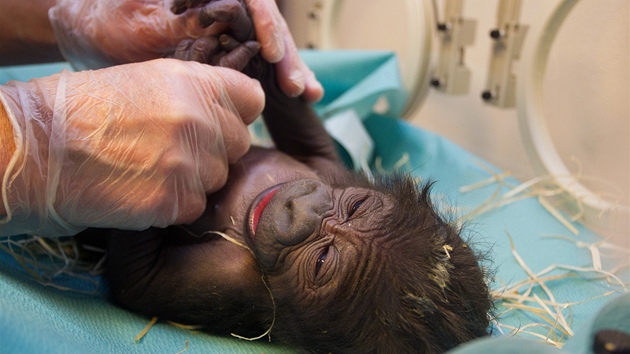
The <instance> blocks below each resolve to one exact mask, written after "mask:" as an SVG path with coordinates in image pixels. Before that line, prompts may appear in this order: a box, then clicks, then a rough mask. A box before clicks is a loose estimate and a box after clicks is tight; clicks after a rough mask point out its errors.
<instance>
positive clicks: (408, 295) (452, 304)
mask: <svg viewBox="0 0 630 354" xmlns="http://www.w3.org/2000/svg"><path fill="white" fill-rule="evenodd" d="M209 5H212V6H209ZM201 6H205V8H204V9H205V10H204V11H202V14H203V16H204V18H206V20H207V19H208V18H210V19H214V20H218V21H225V22H228V25H230V24H234V23H238V27H239V28H241V27H242V26H247V25H249V26H251V23H250V22H249V20H248V19H249V17H248V14H247V9H246V8H245V6H244V5H243V4H242V3H241V2H239V1H236V0H233V1H218V2H210V4H207V5H203V4H202V5H201ZM207 22H212V21H207ZM228 27H230V26H228ZM228 31H229V34H230V36H225V35H224V36H222V37H221V38H220V40H217V39H203V40H198V41H196V42H184V43H182V45H181V46H180V47H179V49H178V51H177V54H176V57H178V58H194V59H197V60H201V61H205V62H210V63H215V64H219V65H226V66H231V67H236V68H238V69H241V68H243V67H245V66H246V68H245V70H244V71H245V72H246V73H248V74H249V75H251V76H253V77H255V78H257V79H259V80H260V82H261V83H262V85H263V88H264V90H265V92H266V95H267V103H266V107H265V109H264V112H263V116H264V120H265V123H266V125H267V128H268V130H269V132H270V134H271V136H272V138H273V140H274V142H275V149H270V148H262V147H252V148H251V150H250V151H249V152H248V153H247V154H246V155H245V156H244V157H243V158H242V159H241V160H240V161H238V163H236V164H234V165H232V166H230V172H229V177H228V181H227V184H226V185H225V187H223V189H221V190H220V191H218V192H217V193H214V194H212V195H209V196H208V199H207V208H206V210H205V213H204V214H203V215H202V216H201V217H200V218H199V219H198V220H197V221H196V222H195V223H193V224H191V225H186V226H172V227H169V228H166V229H157V228H152V229H149V230H146V231H141V232H130V231H117V230H108V231H106V232H109V233H110V236H111V237H110V243H109V248H108V259H107V265H106V267H107V268H106V279H107V281H108V283H109V285H110V288H111V296H112V299H113V301H114V302H115V303H117V304H118V305H120V306H122V307H125V308H127V309H130V310H132V311H136V312H139V313H142V314H146V315H149V316H158V317H160V318H162V319H168V320H172V321H176V322H180V323H186V324H195V325H202V326H204V327H205V328H206V329H207V330H209V331H212V332H214V333H221V334H228V333H235V334H238V335H241V336H256V335H260V334H262V333H264V332H265V331H266V330H267V329H269V328H271V333H270V335H271V338H272V339H273V340H274V341H277V342H280V343H286V344H289V345H292V346H296V347H298V348H302V349H305V350H308V351H314V352H322V353H329V352H333V353H372V352H377V353H389V352H391V353H438V352H443V351H445V350H448V349H450V348H453V347H455V346H457V345H458V344H460V343H462V342H465V341H467V340H471V339H473V338H475V337H479V336H484V335H486V334H487V327H488V324H489V320H488V311H489V310H490V307H491V298H490V295H489V293H488V289H487V286H486V283H485V281H484V273H483V271H482V270H481V268H480V266H479V264H478V258H477V256H476V255H475V253H474V252H473V250H471V249H470V248H469V247H468V246H467V244H466V243H465V242H464V241H462V239H461V238H460V236H459V230H457V229H456V228H454V227H453V226H452V225H449V223H447V222H446V221H445V220H444V219H443V218H442V217H440V215H438V213H437V212H436V211H435V209H434V207H433V206H432V204H431V201H430V198H429V190H430V188H429V186H423V187H420V188H419V187H418V186H417V185H416V184H415V183H414V181H413V179H412V178H411V177H409V176H406V175H392V176H381V177H377V178H376V180H375V181H370V180H368V179H367V178H366V177H364V176H362V175H355V174H354V173H352V172H350V171H348V170H347V169H345V168H344V167H343V165H342V163H341V162H340V160H339V158H338V156H337V153H336V150H335V146H334V143H333V141H332V140H331V138H330V137H329V136H328V135H327V133H326V132H325V130H324V128H323V126H322V124H321V122H320V120H319V119H318V118H317V117H316V115H315V114H314V112H313V111H312V110H311V108H310V107H309V106H308V105H307V104H305V103H304V102H303V101H302V100H301V99H300V98H289V97H287V96H285V95H284V94H283V93H282V92H281V91H280V89H279V87H278V86H277V83H276V80H275V77H274V68H273V66H272V65H270V64H268V63H265V62H263V61H262V59H261V58H260V57H259V56H257V55H256V56H255V57H253V56H254V54H256V51H257V50H258V45H257V43H255V42H252V41H249V40H251V39H253V35H250V34H246V35H244V36H243V35H238V34H237V33H235V32H234V31H230V30H228ZM249 32H251V33H253V31H249ZM239 33H248V31H240V32H239ZM241 42H242V43H243V44H240V43H241ZM252 57H253V58H252ZM250 58H252V59H251V61H250ZM90 232H92V233H96V232H103V231H102V230H101V231H97V230H92V231H90ZM221 235H223V236H221Z"/></svg>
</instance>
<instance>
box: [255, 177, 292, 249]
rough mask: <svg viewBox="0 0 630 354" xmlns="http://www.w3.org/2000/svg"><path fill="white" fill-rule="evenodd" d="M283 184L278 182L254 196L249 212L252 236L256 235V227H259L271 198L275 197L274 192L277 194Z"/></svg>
mask: <svg viewBox="0 0 630 354" xmlns="http://www.w3.org/2000/svg"><path fill="white" fill-rule="evenodd" d="M283 184H284V183H280V184H276V185H275V186H273V187H271V188H267V189H265V190H264V191H262V192H261V193H260V194H258V196H257V197H256V198H254V201H253V203H252V207H251V210H250V212H249V219H248V220H249V231H250V234H251V235H252V237H254V236H256V228H257V227H258V222H259V221H260V216H261V215H262V213H263V211H264V210H265V207H266V206H267V204H268V203H269V201H270V200H271V198H273V196H274V194H276V192H277V191H278V189H280V187H281V186H282V185H283Z"/></svg>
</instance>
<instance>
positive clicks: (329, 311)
mask: <svg viewBox="0 0 630 354" xmlns="http://www.w3.org/2000/svg"><path fill="white" fill-rule="evenodd" d="M276 188H277V189H275V188H272V189H271V190H270V191H268V192H267V193H265V194H263V197H262V199H261V200H262V202H261V203H258V204H255V205H258V207H255V208H254V213H253V215H254V218H253V224H252V226H253V230H251V231H254V230H255V232H251V233H250V237H249V244H250V246H251V248H252V250H253V252H254V254H256V258H257V259H258V261H259V264H260V267H261V268H262V271H263V272H264V273H265V275H266V278H267V281H268V283H269V286H270V289H271V292H272V294H273V297H274V300H275V305H276V322H275V324H274V328H273V330H272V335H273V336H274V338H276V339H281V340H283V341H287V342H290V343H294V344H297V345H299V346H301V347H305V348H318V349H319V351H321V352H333V353H338V352H349V353H366V352H379V353H381V352H392V353H394V352H395V353H411V352H423V353H433V352H442V351H445V350H447V349H449V348H452V347H455V346H456V345H458V344H460V343H462V342H464V341H467V340H470V339H472V338H476V337H479V336H483V335H485V334H487V327H488V311H489V310H490V307H491V300H490V297H489V295H488V290H487V288H486V283H485V281H484V274H483V272H482V270H481V269H480V267H479V264H478V258H477V256H476V255H475V254H474V253H473V251H472V250H471V249H470V248H469V247H468V246H467V245H466V243H464V242H463V241H462V239H461V238H460V236H459V235H458V230H456V229H454V228H453V227H452V226H451V225H449V224H448V223H447V222H445V221H444V220H443V219H442V217H440V216H439V215H438V214H437V213H436V212H435V211H434V208H433V206H432V205H431V201H430V198H429V189H430V188H429V186H425V187H424V188H422V189H418V186H417V185H416V183H414V181H413V180H412V179H411V178H410V177H406V176H400V175H398V176H390V177H381V178H379V179H378V180H377V181H376V182H375V183H373V184H372V185H370V183H368V181H367V180H366V179H365V178H362V177H357V179H355V180H353V181H341V182H340V183H335V184H333V185H332V186H328V185H325V184H322V183H320V182H317V181H313V180H298V181H295V182H291V183H287V184H286V185H282V186H280V187H276ZM269 196H273V197H272V198H271V199H269ZM265 203H266V205H265ZM260 205H264V208H263V207H260ZM260 209H262V213H260V214H258V212H259V211H260Z"/></svg>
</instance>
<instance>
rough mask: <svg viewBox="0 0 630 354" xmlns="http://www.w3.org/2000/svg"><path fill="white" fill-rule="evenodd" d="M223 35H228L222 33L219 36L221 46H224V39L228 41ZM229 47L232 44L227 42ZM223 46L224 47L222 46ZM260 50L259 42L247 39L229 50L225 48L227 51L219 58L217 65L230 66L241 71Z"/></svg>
mask: <svg viewBox="0 0 630 354" xmlns="http://www.w3.org/2000/svg"><path fill="white" fill-rule="evenodd" d="M225 37H229V36H227V35H222V36H221V37H219V40H220V41H221V46H224V41H228V42H230V41H231V40H230V39H226V38H225ZM229 46H230V47H231V46H232V44H229ZM224 48H225V47H224ZM259 50H260V44H259V43H258V42H255V41H248V42H245V43H243V44H239V45H238V46H236V47H235V48H232V49H230V50H226V51H227V52H228V53H227V54H225V55H224V56H223V57H222V58H221V59H220V60H219V66H222V67H224V68H231V69H234V70H237V71H242V70H243V69H245V67H246V66H247V64H249V61H250V60H251V59H252V58H253V57H255V56H256V54H258V51H259Z"/></svg>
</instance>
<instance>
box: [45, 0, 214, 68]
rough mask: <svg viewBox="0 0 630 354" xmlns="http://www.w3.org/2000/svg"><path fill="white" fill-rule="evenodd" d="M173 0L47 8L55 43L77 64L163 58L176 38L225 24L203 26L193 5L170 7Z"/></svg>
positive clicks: (66, 2) (62, 2)
mask: <svg viewBox="0 0 630 354" xmlns="http://www.w3.org/2000/svg"><path fill="white" fill-rule="evenodd" d="M170 7H171V1H170V0H106V1H102V0H58V1H57V5H56V6H54V7H52V8H51V9H50V10H49V13H48V15H49V18H50V22H51V24H52V27H53V29H54V31H55V36H56V37H57V44H58V46H59V49H60V50H61V53H62V54H63V55H64V57H65V58H66V60H68V61H69V62H70V63H72V65H73V67H75V68H76V69H79V70H84V69H99V68H104V67H108V66H112V65H116V64H124V63H132V62H139V61H145V60H150V59H156V58H164V57H167V56H169V55H170V54H172V53H173V51H174V49H175V47H176V46H177V44H178V43H179V42H180V41H181V40H183V39H188V38H200V37H202V36H207V35H211V34H213V33H218V32H220V31H221V30H222V29H223V28H221V27H219V26H211V27H209V28H205V29H204V28H202V27H201V26H200V25H199V22H198V16H197V14H196V12H195V11H194V10H193V11H191V12H189V13H186V14H184V15H182V16H177V15H175V14H173V13H172V12H171V11H170Z"/></svg>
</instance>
